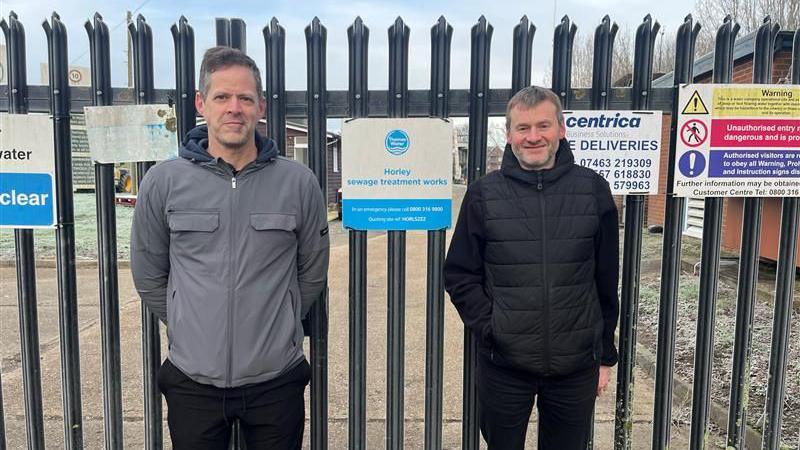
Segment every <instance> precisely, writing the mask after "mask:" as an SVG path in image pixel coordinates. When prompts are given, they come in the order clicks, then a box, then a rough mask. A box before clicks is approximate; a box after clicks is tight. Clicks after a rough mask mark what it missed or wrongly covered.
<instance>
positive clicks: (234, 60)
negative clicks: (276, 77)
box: [197, 46, 264, 100]
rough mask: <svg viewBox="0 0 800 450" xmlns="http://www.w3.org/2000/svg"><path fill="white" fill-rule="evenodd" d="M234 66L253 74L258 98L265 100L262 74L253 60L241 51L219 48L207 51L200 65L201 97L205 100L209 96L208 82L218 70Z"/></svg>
mask: <svg viewBox="0 0 800 450" xmlns="http://www.w3.org/2000/svg"><path fill="white" fill-rule="evenodd" d="M233 66H242V67H247V68H248V69H250V71H252V72H253V77H254V78H255V79H256V90H257V91H258V98H264V92H263V88H262V87H261V72H260V71H259V70H258V66H257V65H256V62H255V61H253V58H251V57H249V56H247V54H245V53H244V52H243V51H241V50H239V49H235V48H231V47H222V46H218V47H211V48H210V49H208V50H206V53H205V54H204V55H203V62H202V63H201V64H200V85H199V86H198V89H197V90H198V91H200V96H202V97H203V99H204V100H205V98H206V96H207V95H208V88H209V86H208V81H209V78H211V74H212V73H214V72H216V71H217V70H222V69H227V68H228V67H233Z"/></svg>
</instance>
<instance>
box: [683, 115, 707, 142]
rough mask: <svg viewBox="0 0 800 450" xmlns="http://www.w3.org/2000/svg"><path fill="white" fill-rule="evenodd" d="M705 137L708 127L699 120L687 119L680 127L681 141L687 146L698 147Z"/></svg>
mask: <svg viewBox="0 0 800 450" xmlns="http://www.w3.org/2000/svg"><path fill="white" fill-rule="evenodd" d="M706 139H708V127H706V124H705V123H703V122H701V121H699V120H696V119H692V120H689V121H687V122H686V123H684V124H683V126H682V127H681V141H683V143H684V144H686V145H687V146H689V147H699V146H700V145H701V144H703V143H704V142H705V141H706Z"/></svg>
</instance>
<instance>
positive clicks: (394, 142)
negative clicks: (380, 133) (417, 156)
mask: <svg viewBox="0 0 800 450" xmlns="http://www.w3.org/2000/svg"><path fill="white" fill-rule="evenodd" d="M384 144H386V151H388V152H389V153H391V154H393V155H395V156H400V155H402V154H403V153H405V152H407V151H408V147H409V146H410V145H411V140H410V139H409V138H408V134H407V133H406V132H405V131H403V130H392V131H390V132H389V134H387V135H386V140H384Z"/></svg>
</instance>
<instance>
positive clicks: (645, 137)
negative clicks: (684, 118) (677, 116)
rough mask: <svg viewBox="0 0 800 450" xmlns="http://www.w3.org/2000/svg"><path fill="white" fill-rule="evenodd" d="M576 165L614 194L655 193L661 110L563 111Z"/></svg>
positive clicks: (659, 146)
mask: <svg viewBox="0 0 800 450" xmlns="http://www.w3.org/2000/svg"><path fill="white" fill-rule="evenodd" d="M564 125H566V134H567V140H568V141H569V143H570V147H572V151H573V153H574V155H575V162H577V163H578V164H579V165H581V166H584V167H588V168H590V169H592V170H594V171H595V172H597V173H599V174H600V175H601V176H602V177H603V178H605V179H606V181H608V184H609V186H610V187H611V192H612V193H613V194H615V195H631V194H650V195H653V194H656V193H657V192H658V173H659V170H658V165H659V154H660V153H661V112H660V111H606V110H601V111H564Z"/></svg>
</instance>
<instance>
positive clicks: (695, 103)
mask: <svg viewBox="0 0 800 450" xmlns="http://www.w3.org/2000/svg"><path fill="white" fill-rule="evenodd" d="M681 114H708V109H707V108H706V104H705V103H703V99H702V98H700V94H699V93H698V92H697V91H694V94H692V96H691V98H689V101H688V102H687V103H686V106H684V107H683V111H681Z"/></svg>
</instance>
